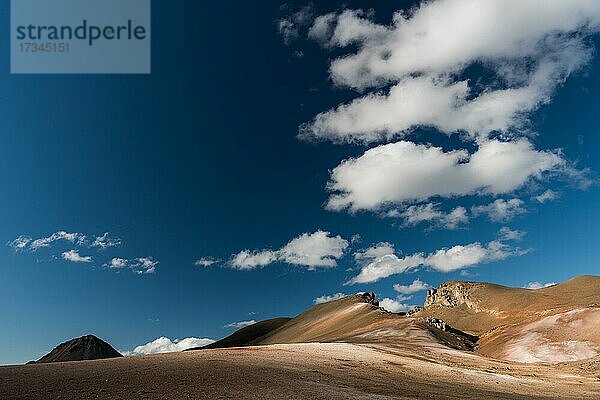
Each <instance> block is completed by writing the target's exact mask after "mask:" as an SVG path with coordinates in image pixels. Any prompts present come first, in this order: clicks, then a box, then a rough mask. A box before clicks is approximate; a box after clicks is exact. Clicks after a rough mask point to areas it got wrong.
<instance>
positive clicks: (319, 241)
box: [230, 230, 349, 270]
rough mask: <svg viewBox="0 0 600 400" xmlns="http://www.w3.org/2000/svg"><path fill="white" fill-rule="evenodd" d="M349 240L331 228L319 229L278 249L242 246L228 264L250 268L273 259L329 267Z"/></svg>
mask: <svg viewBox="0 0 600 400" xmlns="http://www.w3.org/2000/svg"><path fill="white" fill-rule="evenodd" d="M348 246H349V244H348V241H347V240H345V239H343V238H342V237H340V236H331V233H330V232H325V231H321V230H318V231H316V232H314V233H304V234H302V235H300V236H298V237H297V238H295V239H292V240H291V241H289V242H288V243H287V244H286V245H285V246H283V247H282V248H281V249H279V250H276V251H272V250H260V251H250V250H243V251H241V252H239V253H237V254H234V255H233V256H232V258H231V261H230V264H231V266H233V267H234V268H237V269H241V270H250V269H254V268H258V267H262V266H265V265H268V264H272V263H274V262H284V263H287V264H292V265H301V266H305V267H308V269H309V270H313V269H315V268H317V267H324V268H332V267H335V266H337V261H336V260H338V259H339V258H341V257H342V256H343V255H344V252H345V251H346V249H347V248H348Z"/></svg>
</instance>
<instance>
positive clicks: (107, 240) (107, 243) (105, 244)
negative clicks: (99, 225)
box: [91, 232, 121, 250]
mask: <svg viewBox="0 0 600 400" xmlns="http://www.w3.org/2000/svg"><path fill="white" fill-rule="evenodd" d="M120 245H121V239H119V238H117V237H112V236H111V235H110V233H108V232H105V233H104V234H103V235H100V236H96V238H95V239H94V241H93V242H92V245H91V246H92V247H97V248H99V249H101V250H106V249H108V248H110V247H119V246H120Z"/></svg>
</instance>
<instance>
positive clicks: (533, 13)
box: [301, 0, 600, 142]
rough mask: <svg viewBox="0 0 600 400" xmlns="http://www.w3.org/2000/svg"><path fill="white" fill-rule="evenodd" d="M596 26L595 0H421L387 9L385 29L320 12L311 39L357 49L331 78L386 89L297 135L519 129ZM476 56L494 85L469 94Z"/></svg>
mask: <svg viewBox="0 0 600 400" xmlns="http://www.w3.org/2000/svg"><path fill="white" fill-rule="evenodd" d="M599 25H600V4H598V2H597V1H594V0H572V1H568V2H567V1H553V2H546V1H541V0H534V1H521V0H488V1H486V2H484V3H482V2H481V1H480V0H444V1H432V2H423V3H421V5H420V6H419V7H418V8H416V9H414V10H413V11H411V12H398V13H396V14H394V17H393V23H392V24H391V25H390V26H384V25H380V24H377V23H374V22H372V21H371V20H370V16H369V15H368V14H366V13H364V12H361V11H354V10H344V11H342V12H341V13H337V14H327V15H325V16H321V17H318V18H316V19H315V22H314V24H313V26H312V28H311V29H310V31H309V37H311V38H313V39H316V40H319V41H321V43H324V44H325V45H326V46H329V47H333V46H340V47H346V46H352V47H350V49H352V50H351V51H354V49H355V53H350V54H345V55H342V56H340V57H339V58H336V59H334V60H333V61H332V63H331V67H330V75H331V78H332V80H333V81H334V83H335V84H337V85H341V86H348V87H351V88H356V89H359V90H365V89H367V88H370V87H375V88H379V87H381V86H382V85H385V84H390V83H391V84H393V86H392V88H391V90H390V91H389V93H383V94H381V93H370V94H367V95H365V96H364V97H362V98H359V99H357V100H354V101H353V102H351V103H350V104H347V105H342V106H340V107H338V108H337V109H333V110H330V111H328V112H326V113H322V114H319V115H318V116H317V117H316V118H315V119H314V120H313V121H312V122H310V123H308V124H306V125H304V126H303V127H302V128H301V135H303V136H304V137H314V138H320V139H329V140H334V141H338V142H339V141H347V142H348V141H350V142H352V141H364V142H371V141H374V140H379V139H383V138H388V139H389V138H390V137H392V136H395V135H402V134H403V133H405V132H407V131H409V130H410V129H411V128H413V127H415V126H421V125H427V126H433V127H435V128H437V129H439V130H441V131H444V132H448V133H451V132H456V131H466V132H468V133H470V134H471V135H472V136H479V137H481V136H485V135H486V134H488V133H489V132H491V131H504V132H507V131H509V130H510V129H511V128H514V127H522V126H524V125H525V124H526V117H527V113H528V112H531V111H534V110H535V109H537V108H538V107H539V106H540V105H541V104H544V103H547V102H548V101H550V99H551V96H552V93H553V91H554V89H555V87H556V86H558V85H559V84H561V83H562V82H563V81H564V80H565V79H566V78H567V77H568V76H569V75H570V74H571V73H573V72H574V71H575V70H577V69H578V68H580V67H581V66H582V65H584V64H586V63H587V62H588V61H589V59H590V58H591V50H590V48H589V47H588V46H587V45H586V42H585V38H586V36H588V35H590V34H591V33H593V32H596V31H598V28H599ZM473 63H480V64H481V65H483V66H484V67H485V68H486V69H488V70H489V71H490V72H493V73H494V74H495V76H496V78H497V79H496V82H495V83H494V84H490V85H488V86H487V87H486V88H485V89H484V90H481V91H479V92H474V90H473V89H472V88H470V87H469V82H468V81H466V80H461V79H460V74H461V73H462V72H463V71H464V70H465V68H467V67H468V66H470V65H472V64H473ZM456 77H459V78H456Z"/></svg>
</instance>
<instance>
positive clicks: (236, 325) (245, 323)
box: [223, 319, 256, 329]
mask: <svg viewBox="0 0 600 400" xmlns="http://www.w3.org/2000/svg"><path fill="white" fill-rule="evenodd" d="M255 323H256V321H255V320H253V319H251V320H248V321H238V322H231V323H229V324H227V325H224V326H223V328H236V329H240V328H245V327H247V326H250V325H254V324H255Z"/></svg>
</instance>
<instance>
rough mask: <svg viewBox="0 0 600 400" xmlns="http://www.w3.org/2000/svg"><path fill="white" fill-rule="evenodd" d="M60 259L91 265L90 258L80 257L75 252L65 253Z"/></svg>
mask: <svg viewBox="0 0 600 400" xmlns="http://www.w3.org/2000/svg"><path fill="white" fill-rule="evenodd" d="M62 258H63V259H64V260H67V261H71V262H75V263H91V262H92V261H93V260H92V257H91V256H82V255H80V254H79V252H78V251H77V250H69V251H65V252H64V253H62Z"/></svg>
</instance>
